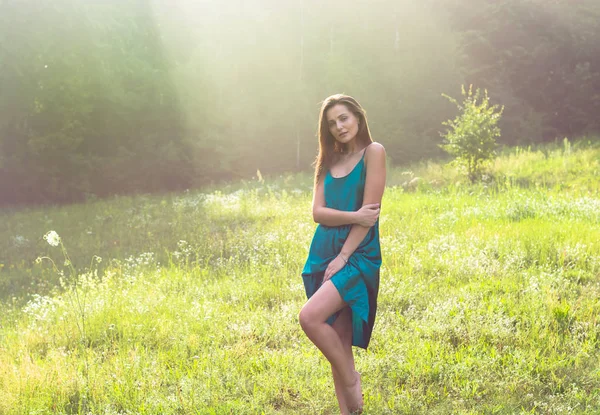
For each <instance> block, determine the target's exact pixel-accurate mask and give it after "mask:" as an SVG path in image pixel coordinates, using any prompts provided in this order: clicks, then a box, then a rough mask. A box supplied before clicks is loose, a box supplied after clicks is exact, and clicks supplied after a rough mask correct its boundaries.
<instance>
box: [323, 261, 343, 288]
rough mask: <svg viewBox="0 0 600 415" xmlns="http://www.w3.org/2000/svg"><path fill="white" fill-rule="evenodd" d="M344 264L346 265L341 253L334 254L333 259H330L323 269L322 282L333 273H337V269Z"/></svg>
mask: <svg viewBox="0 0 600 415" xmlns="http://www.w3.org/2000/svg"><path fill="white" fill-rule="evenodd" d="M344 265H346V261H344V259H343V258H342V256H341V255H338V256H336V257H335V259H334V260H333V261H331V262H330V263H329V265H327V269H326V270H325V275H324V276H323V282H325V281H327V280H329V279H330V278H331V277H333V276H334V275H335V274H337V273H338V271H339V270H341V269H342V268H344Z"/></svg>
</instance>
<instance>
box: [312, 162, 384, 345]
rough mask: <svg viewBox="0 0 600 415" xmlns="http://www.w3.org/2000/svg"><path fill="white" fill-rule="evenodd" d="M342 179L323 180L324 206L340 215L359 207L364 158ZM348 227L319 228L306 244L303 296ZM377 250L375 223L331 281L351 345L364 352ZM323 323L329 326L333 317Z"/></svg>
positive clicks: (316, 281)
mask: <svg viewBox="0 0 600 415" xmlns="http://www.w3.org/2000/svg"><path fill="white" fill-rule="evenodd" d="M364 153H366V150H364V152H363V155H362V157H361V159H360V161H359V162H358V163H357V164H356V166H355V167H354V169H353V170H352V171H351V172H350V173H349V174H348V175H346V176H344V177H340V178H335V177H333V176H331V173H330V172H329V171H328V172H327V173H326V175H325V178H324V182H323V185H324V192H325V205H326V206H327V207H329V208H332V209H336V210H344V211H357V210H358V209H360V207H361V206H362V203H363V193H364V189H365V179H366V168H365V162H364V158H365V154H364ZM351 228H352V225H343V226H325V225H321V224H320V225H319V226H317V229H316V231H315V235H314V237H313V240H312V242H311V244H310V250H309V254H308V259H307V260H306V264H305V265H304V269H303V270H302V279H303V280H304V288H305V290H306V295H307V297H308V298H310V297H311V296H312V295H313V294H314V293H315V292H316V291H317V290H318V289H319V287H320V286H321V284H322V283H323V275H324V273H325V269H327V265H329V263H330V262H331V261H333V260H334V259H335V257H336V256H337V255H338V254H339V253H340V252H341V250H342V246H343V245H344V242H345V241H346V238H347V237H348V234H349V233H350V229H351ZM380 267H381V248H380V246H379V219H378V220H377V222H376V223H375V225H374V226H372V227H371V228H370V229H369V232H368V233H367V235H366V236H365V238H364V239H363V241H362V242H361V243H360V245H359V246H358V248H356V251H354V253H353V254H352V255H351V256H350V258H348V263H347V264H346V265H345V266H344V268H342V269H341V270H340V271H339V272H338V273H336V274H335V275H334V276H333V277H331V282H332V283H333V285H335V287H336V288H337V290H338V291H339V293H340V295H341V297H342V298H343V300H344V301H345V302H346V303H347V304H348V305H349V306H350V309H351V310H352V345H354V346H358V347H361V348H363V349H366V348H367V347H368V345H369V341H370V339H371V332H372V331H373V325H374V323H375V314H376V312H377V293H378V291H379V269H380ZM338 314H339V312H338V313H336V314H334V315H332V316H331V317H330V318H329V319H328V320H327V322H328V323H329V324H333V322H334V321H335V319H336V317H337V315H338Z"/></svg>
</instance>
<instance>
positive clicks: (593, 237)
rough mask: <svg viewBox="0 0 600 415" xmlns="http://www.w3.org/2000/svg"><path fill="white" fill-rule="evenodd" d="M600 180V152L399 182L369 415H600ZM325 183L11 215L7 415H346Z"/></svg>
mask: <svg viewBox="0 0 600 415" xmlns="http://www.w3.org/2000/svg"><path fill="white" fill-rule="evenodd" d="M599 177H600V146H598V145H594V144H590V143H589V142H588V143H586V142H585V141H579V142H576V143H569V142H567V141H565V142H564V143H561V144H560V145H558V144H557V145H551V146H546V147H543V148H539V149H511V150H507V151H506V152H505V153H503V154H502V155H500V156H499V157H498V158H497V160H496V161H495V162H494V164H493V165H492V166H491V167H490V171H489V173H488V174H487V175H486V177H485V178H484V181H483V182H482V183H479V184H476V185H472V184H469V183H467V181H466V180H465V179H464V178H463V176H461V175H460V173H459V172H458V171H457V170H456V169H455V168H453V167H451V166H448V165H444V164H439V163H435V162H425V163H421V164H418V165H414V166H410V167H404V168H400V167H398V168H393V169H390V170H389V175H388V187H387V189H386V193H385V195H384V200H383V203H382V213H381V219H380V229H381V243H382V255H383V268H382V276H381V291H380V295H379V308H378V316H377V320H376V324H375V329H374V333H373V339H372V341H371V346H370V348H369V350H368V351H363V350H358V349H355V350H356V359H357V366H358V370H359V371H360V372H361V374H362V378H363V392H364V395H365V414H369V415H371V414H427V415H431V414H464V415H466V414H598V413H600V359H599V356H600V318H599V315H600V180H599ZM311 181H312V178H311V176H310V175H309V174H299V175H289V176H283V177H274V178H266V179H265V180H261V181H258V180H256V181H251V182H240V183H235V184H229V185H223V186H220V187H214V188H210V189H204V190H202V191H189V192H185V193H179V194H168V195H153V196H147V195H140V196H132V197H115V198H113V199H110V200H90V201H88V202H87V203H86V204H82V205H71V206H63V207H45V208H31V209H23V210H18V211H17V210H15V211H2V212H0V235H2V238H0V311H1V313H0V414H6V415H8V414H106V415H108V414H115V415H116V414H206V415H208V414H336V413H338V412H337V405H336V401H335V396H334V392H333V383H332V380H331V375H330V369H329V365H328V364H327V363H326V361H325V359H324V358H323V357H322V356H321V355H320V353H319V352H318V351H317V349H316V348H315V347H314V346H313V345H312V344H311V343H310V342H309V340H308V339H307V338H306V337H305V336H304V334H303V333H302V331H301V329H300V327H299V325H298V323H297V315H298V311H299V310H300V307H301V306H302V304H303V303H304V302H305V294H304V288H303V285H302V279H301V277H300V271H301V269H302V266H303V264H304V260H305V259H306V255H307V252H308V246H309V243H310V240H311V238H312V234H313V232H314V229H315V226H316V225H315V224H314V223H313V222H312V218H311V213H310V206H311V199H312V193H311V191H312V188H311ZM50 230H54V231H56V232H57V233H58V235H60V237H61V238H62V244H61V245H59V246H51V245H50V244H48V243H47V242H46V241H45V240H44V239H43V236H44V234H45V233H46V232H48V231H50ZM63 247H64V248H65V249H66V251H65V252H67V254H68V258H69V259H70V261H66V259H65V257H64V255H63V250H62V249H63ZM38 257H48V258H51V259H52V261H53V262H52V261H51V260H50V259H47V258H42V259H41V260H38V261H36V258H38Z"/></svg>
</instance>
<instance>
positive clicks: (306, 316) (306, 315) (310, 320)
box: [298, 305, 315, 331]
mask: <svg viewBox="0 0 600 415" xmlns="http://www.w3.org/2000/svg"><path fill="white" fill-rule="evenodd" d="M298 321H299V322H300V326H301V327H302V329H303V330H304V331H306V330H307V329H308V330H310V327H311V326H312V325H313V324H314V323H315V319H314V316H311V312H310V309H309V308H308V307H307V306H306V305H305V306H304V307H302V309H301V310H300V313H299V314H298Z"/></svg>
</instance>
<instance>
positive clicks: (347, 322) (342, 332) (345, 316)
mask: <svg viewBox="0 0 600 415" xmlns="http://www.w3.org/2000/svg"><path fill="white" fill-rule="evenodd" d="M332 327H333V329H334V330H335V331H336V333H337V334H338V336H340V340H341V341H342V345H343V347H344V350H345V351H346V356H347V359H348V362H347V365H349V366H350V367H351V368H352V370H353V371H354V370H355V369H354V355H353V353H352V311H351V310H350V307H345V308H344V309H343V310H342V311H341V312H340V315H339V316H338V317H337V318H336V319H335V321H334V322H333V326H332ZM331 372H332V373H333V384H334V385H335V396H336V397H337V400H338V404H339V406H340V412H341V414H342V415H349V414H350V411H349V410H348V405H347V404H346V397H345V396H344V385H343V384H342V380H341V379H340V375H339V374H338V373H337V371H336V370H335V368H334V367H333V365H332V366H331Z"/></svg>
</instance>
